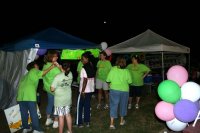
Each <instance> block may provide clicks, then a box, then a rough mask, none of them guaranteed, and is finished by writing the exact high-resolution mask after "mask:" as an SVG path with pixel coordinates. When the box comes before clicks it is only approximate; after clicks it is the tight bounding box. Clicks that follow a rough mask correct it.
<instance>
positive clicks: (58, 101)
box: [51, 62, 73, 133]
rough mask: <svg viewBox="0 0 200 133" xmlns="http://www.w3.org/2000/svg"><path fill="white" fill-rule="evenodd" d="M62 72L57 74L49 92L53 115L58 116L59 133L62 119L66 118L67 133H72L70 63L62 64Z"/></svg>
mask: <svg viewBox="0 0 200 133" xmlns="http://www.w3.org/2000/svg"><path fill="white" fill-rule="evenodd" d="M62 69H63V72H62V73H60V74H58V75H57V76H56V77H55V78H54V80H53V82H52V84H51V91H52V92H54V93H55V95H54V106H55V108H54V115H58V116H59V133H62V132H63V128H64V118H66V122H67V127H68V133H72V118H71V114H70V107H71V104H72V91H71V84H72V81H73V76H72V73H71V72H70V63H68V62H64V63H63V64H62Z"/></svg>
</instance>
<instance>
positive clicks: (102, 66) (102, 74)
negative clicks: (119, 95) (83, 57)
mask: <svg viewBox="0 0 200 133" xmlns="http://www.w3.org/2000/svg"><path fill="white" fill-rule="evenodd" d="M111 68H112V65H111V63H110V61H108V60H105V61H102V60H99V61H98V63H97V75H96V78H97V79H100V80H102V81H104V82H105V81H106V78H107V76H108V73H109V71H110V69H111Z"/></svg>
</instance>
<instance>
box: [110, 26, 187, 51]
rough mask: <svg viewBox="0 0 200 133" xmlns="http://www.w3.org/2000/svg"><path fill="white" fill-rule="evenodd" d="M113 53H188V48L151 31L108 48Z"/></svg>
mask: <svg viewBox="0 0 200 133" xmlns="http://www.w3.org/2000/svg"><path fill="white" fill-rule="evenodd" d="M109 49H110V50H111V51H112V52H113V53H130V52H158V51H162V52H177V53H190V48H188V47H186V46H183V45H180V44H178V43H176V42H173V41H171V40H169V39H167V38H165V37H163V36H161V35H159V34H157V33H155V32H153V31H151V30H149V29H148V30H146V31H145V32H143V33H141V34H139V35H137V36H135V37H133V38H131V39H128V40H126V41H124V42H121V43H119V44H116V45H113V46H111V47H109Z"/></svg>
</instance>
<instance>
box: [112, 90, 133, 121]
mask: <svg viewBox="0 0 200 133" xmlns="http://www.w3.org/2000/svg"><path fill="white" fill-rule="evenodd" d="M128 98H129V92H123V91H117V90H110V117H113V118H117V117H118V113H117V112H118V106H119V114H120V116H121V117H124V116H126V114H127V105H128Z"/></svg>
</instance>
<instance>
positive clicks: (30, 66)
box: [26, 61, 37, 71]
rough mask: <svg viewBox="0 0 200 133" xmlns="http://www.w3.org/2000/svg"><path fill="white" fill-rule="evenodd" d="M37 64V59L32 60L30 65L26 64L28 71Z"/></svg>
mask: <svg viewBox="0 0 200 133" xmlns="http://www.w3.org/2000/svg"><path fill="white" fill-rule="evenodd" d="M35 64H37V63H36V61H32V62H30V63H28V65H27V66H26V69H27V70H28V71H30V70H31V69H32V68H34V67H35Z"/></svg>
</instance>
